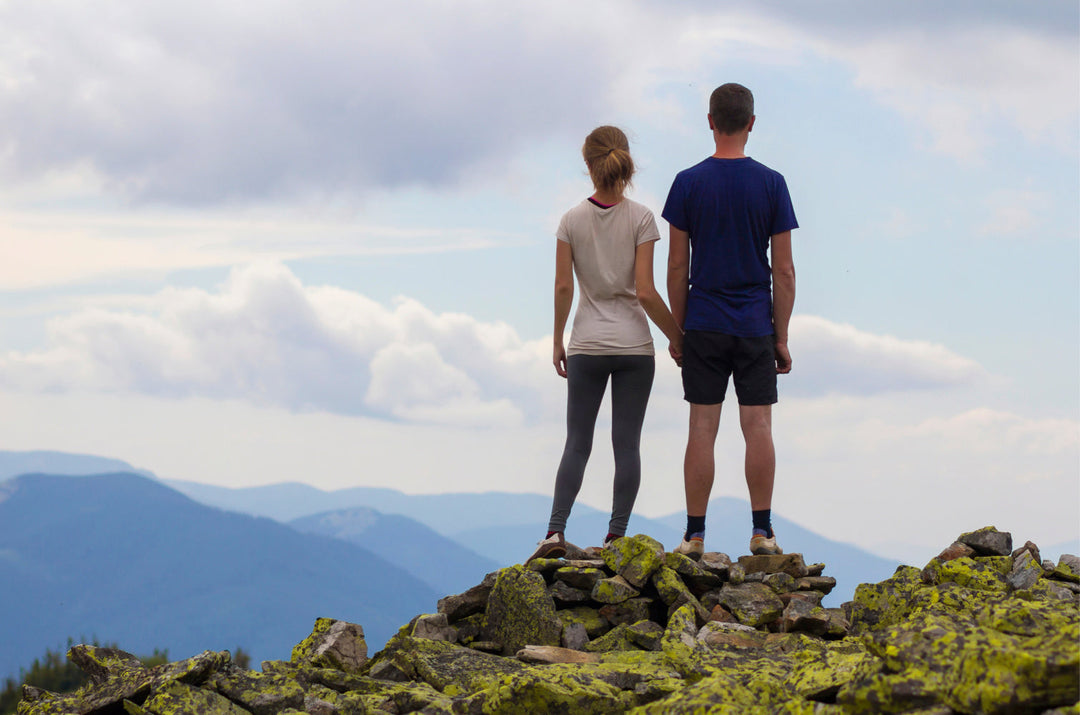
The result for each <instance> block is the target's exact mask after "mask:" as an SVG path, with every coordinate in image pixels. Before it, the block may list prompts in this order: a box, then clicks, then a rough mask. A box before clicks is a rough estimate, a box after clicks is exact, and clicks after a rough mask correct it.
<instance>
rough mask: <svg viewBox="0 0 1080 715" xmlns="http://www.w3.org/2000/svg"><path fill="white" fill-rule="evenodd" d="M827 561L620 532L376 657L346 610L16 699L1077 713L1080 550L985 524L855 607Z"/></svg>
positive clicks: (518, 573) (237, 705)
mask: <svg viewBox="0 0 1080 715" xmlns="http://www.w3.org/2000/svg"><path fill="white" fill-rule="evenodd" d="M824 570H825V566H824V565H823V564H807V563H805V561H804V559H803V557H802V556H801V555H800V554H786V555H778V556H741V557H739V558H737V559H735V560H732V559H730V558H728V557H727V556H726V555H724V554H721V553H706V554H705V555H704V556H703V557H702V558H701V559H700V560H699V561H694V560H691V559H688V558H686V557H684V556H681V555H677V554H672V553H665V550H664V548H663V546H662V545H661V544H660V543H658V542H656V541H655V540H653V539H651V538H649V537H648V536H641V535H639V536H633V537H625V538H621V539H618V540H616V541H615V542H614V543H613V544H612V545H611V546H609V547H608V548H607V549H603V550H601V549H590V550H586V551H582V550H580V549H576V548H571V549H570V550H569V551H568V553H567V555H566V557H564V558H561V559H548V560H535V561H532V562H531V563H529V564H528V565H527V566H523V565H515V566H511V567H509V568H505V569H502V570H500V571H496V572H494V573H491V574H489V575H488V576H487V577H486V578H485V579H484V580H483V582H482V583H480V584H478V585H476V586H474V587H473V588H471V589H469V590H468V591H466V592H464V593H461V594H458V595H454V596H448V597H446V598H444V599H442V600H441V601H440V602H439V605H438V612H437V613H432V614H424V615H420V616H417V617H416V618H414V619H413V620H412V621H411V622H410V623H409V624H407V625H405V626H403V627H402V628H401V629H400V630H399V632H398V633H397V635H395V636H394V637H393V638H391V639H390V641H389V642H388V643H387V644H386V646H385V647H384V648H383V649H382V650H381V651H380V652H378V653H376V654H375V655H374V656H373V657H371V658H369V657H368V653H367V645H366V643H365V642H364V633H363V629H362V628H361V627H360V626H359V625H356V624H351V623H346V622H344V621H338V620H333V619H329V618H320V619H318V620H317V621H316V622H315V627H314V630H313V632H312V633H311V635H310V636H308V637H307V638H306V639H305V640H304V641H303V642H301V643H300V644H298V645H297V646H296V647H295V648H294V649H293V652H292V657H291V659H290V660H289V661H288V662H284V661H267V662H264V663H263V664H262V671H261V672H256V671H250V670H245V669H242V668H239V667H237V666H236V665H235V664H234V663H233V662H232V661H231V658H230V656H229V653H228V652H220V653H215V652H211V651H207V652H205V653H203V654H201V655H198V656H196V657H194V658H189V659H187V660H184V661H180V662H176V663H168V664H165V665H161V666H156V667H151V668H146V667H143V666H142V665H141V664H140V663H139V661H138V660H137V659H135V658H134V657H133V656H131V655H129V654H127V653H124V652H122V651H118V650H111V649H104V648H94V647H90V646H85V645H79V646H75V647H73V648H72V649H71V651H70V652H69V654H68V656H69V658H70V659H71V660H72V661H74V662H75V663H76V664H78V665H79V666H80V667H81V668H82V669H83V670H84V671H86V673H87V674H88V675H89V676H90V682H89V683H88V684H87V685H86V686H84V687H83V688H82V689H80V690H79V691H77V692H75V693H71V694H63V695H60V694H54V693H49V692H45V691H42V690H39V689H36V688H33V687H29V686H24V688H23V697H22V701H21V702H20V703H19V713H22V714H23V715H51V714H53V713H76V714H78V715H88V714H91V713H118V712H127V713H130V714H131V715H139V714H141V713H149V714H152V715H172V714H174V713H236V714H237V715H242V714H243V713H254V715H278V714H283V713H299V712H307V713H316V714H319V715H337V714H339V713H340V714H342V715H345V714H351V713H462V714H465V713H574V714H575V715H576V714H578V713H612V712H633V713H642V714H652V713H656V714H659V713H706V712H707V713H793V714H794V713H806V714H807V715H809V714H810V713H815V714H822V715H829V714H832V713H837V714H839V713H921V714H922V715H946V714H948V713H994V714H997V713H1001V714H1004V713H1080V703H1078V700H1080V612H1078V603H1080V600H1078V599H1080V559H1077V557H1075V556H1068V555H1066V556H1062V557H1061V559H1060V560H1059V561H1058V562H1057V563H1054V562H1051V561H1043V560H1042V559H1041V558H1040V554H1039V549H1038V547H1037V546H1036V545H1034V544H1032V543H1031V542H1028V543H1026V544H1024V545H1023V546H1021V547H1019V548H1016V549H1014V548H1013V543H1012V537H1011V535H1010V534H1008V533H1006V532H1001V531H998V530H997V529H995V528H993V527H986V528H983V529H979V530H977V531H973V532H969V533H965V534H962V535H960V537H959V538H958V539H957V540H956V542H955V543H953V544H951V545H949V546H948V547H947V548H946V549H945V550H943V551H942V552H941V554H940V555H939V556H938V557H936V558H934V559H933V560H931V561H930V563H929V564H926V566H925V567H924V568H921V569H920V568H914V567H910V566H901V567H900V568H898V569H897V570H896V573H895V574H894V575H893V576H892V577H891V578H889V579H886V580H885V581H882V582H881V583H877V584H862V585H860V586H859V587H858V588H857V589H856V592H855V597H854V599H853V600H852V601H850V602H848V603H845V604H844V605H843V607H842V608H838V609H830V608H822V607H821V605H820V603H821V599H822V596H823V595H824V594H826V593H828V592H829V590H830V589H831V588H832V587H833V586H834V585H835V582H834V581H833V579H832V578H830V577H828V576H825V575H824Z"/></svg>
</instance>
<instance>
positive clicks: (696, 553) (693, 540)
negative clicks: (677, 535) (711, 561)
mask: <svg viewBox="0 0 1080 715" xmlns="http://www.w3.org/2000/svg"><path fill="white" fill-rule="evenodd" d="M672 553H675V554H682V555H683V556H688V557H690V558H692V559H694V560H695V561H698V560H700V559H701V555H702V554H703V553H705V539H703V538H701V537H700V536H691V537H690V539H689V540H687V539H683V540H682V543H681V544H679V545H678V546H676V547H675V548H674V549H672Z"/></svg>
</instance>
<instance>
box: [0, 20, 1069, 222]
mask: <svg viewBox="0 0 1080 715" xmlns="http://www.w3.org/2000/svg"><path fill="white" fill-rule="evenodd" d="M948 5H949V7H947V8H939V7H936V6H932V5H929V4H925V3H912V4H910V6H905V7H899V6H896V5H888V6H882V7H881V8H878V7H876V6H874V7H870V8H868V6H867V5H866V4H865V3H855V2H839V3H830V4H828V5H827V6H823V7H818V6H814V7H813V8H812V9H809V8H808V9H805V10H804V9H803V7H802V6H801V5H798V4H794V5H793V4H791V3H768V4H759V5H755V6H747V7H743V8H736V9H730V8H723V9H719V10H718V9H716V7H715V5H714V4H712V3H709V4H708V5H705V4H702V5H701V6H700V8H699V9H698V10H697V11H696V12H693V11H689V10H688V11H687V12H685V13H680V14H677V15H675V14H673V13H671V12H670V9H669V8H668V7H667V6H665V5H662V4H659V3H651V2H645V1H642V2H636V3H617V4H616V3H610V2H607V3H601V4H599V5H597V6H594V7H593V8H592V12H593V13H595V15H596V16H604V17H605V31H603V32H597V31H596V24H595V23H594V22H591V21H585V20H584V19H583V18H582V15H581V11H580V8H579V7H578V6H577V5H574V4H572V3H568V2H554V3H545V4H543V5H521V4H507V3H495V2H487V1H485V0H472V1H471V2H466V3H459V4H455V5H447V4H445V3H439V2H435V1H434V0H426V1H425V0H418V1H415V2H402V3H389V4H387V3H374V2H346V1H345V0H330V1H328V2H322V3H319V4H318V5H316V6H313V5H311V4H310V3H301V2H297V1H296V0H273V1H271V2H268V3H263V4H261V5H259V6H258V7H257V8H256V7H255V6H250V5H245V6H235V7H231V6H225V5H222V4H220V3H211V2H207V1H206V0H193V1H192V2H186V3H177V2H166V3H138V4H132V3H125V2H121V1H120V0H102V2H98V3H94V5H93V7H92V8H91V7H90V6H83V5H79V4H77V3H63V4H56V3H4V4H0V24H2V26H3V27H4V28H5V29H6V31H7V33H6V34H7V38H8V39H7V40H6V41H5V43H4V44H3V45H2V46H0V122H2V124H3V126H4V128H5V132H4V135H3V137H0V176H3V177H5V178H6V180H7V183H8V184H9V185H10V186H15V187H18V186H21V185H24V184H25V183H26V182H35V181H39V182H40V181H47V180H48V179H49V178H50V177H53V178H55V177H57V176H60V175H64V174H65V173H77V174H78V175H79V177H80V179H79V183H80V184H82V185H84V186H85V187H88V188H94V187H96V189H97V190H101V191H104V192H106V195H110V196H114V197H121V198H123V199H128V200H133V201H136V202H143V203H153V204H155V205H156V204H161V203H164V204H170V205H197V206H205V205H210V204H222V203H226V204H235V203H249V202H254V203H268V202H271V201H273V200H280V199H283V198H284V199H289V200H293V201H295V200H300V199H303V198H309V197H355V196H357V195H363V194H366V193H368V192H370V191H371V190H373V189H374V188H375V187H379V188H381V189H388V190H395V189H401V188H405V187H414V186H423V187H438V188H446V187H452V186H457V185H459V184H461V183H463V182H468V181H471V180H473V179H475V178H476V177H477V176H488V177H489V178H490V176H491V175H492V174H493V173H494V174H498V173H499V172H500V171H501V172H506V171H507V170H508V169H507V167H508V165H509V164H510V163H512V162H511V158H512V157H515V156H518V155H520V154H521V153H522V152H524V151H525V150H526V149H527V148H529V147H535V146H537V145H538V144H539V143H542V142H544V141H547V140H550V139H552V138H558V139H559V140H560V141H567V142H569V141H573V142H575V143H576V142H577V141H579V140H580V135H581V133H582V127H583V126H587V125H588V124H590V123H592V122H594V121H596V118H597V117H606V116H611V115H612V114H613V113H614V114H616V115H618V114H619V113H624V112H630V113H631V114H635V113H636V114H647V115H653V116H655V117H658V118H661V119H666V120H668V122H667V123H670V120H671V118H672V117H671V112H672V108H671V103H670V102H668V101H666V97H667V94H666V92H668V91H670V87H671V85H672V83H677V84H679V85H682V84H684V83H685V82H687V81H689V82H694V81H698V80H701V79H702V76H703V75H711V74H712V73H713V72H714V71H715V68H716V67H717V66H718V65H720V64H722V63H723V62H725V61H730V59H731V56H732V53H737V52H738V51H739V50H740V48H743V49H745V48H747V47H751V48H758V50H759V52H757V53H756V54H755V55H754V57H755V59H756V60H760V61H766V62H767V61H770V59H771V60H772V61H776V57H778V56H783V57H788V58H791V57H798V56H799V55H800V54H803V53H808V52H809V53H813V54H817V55H819V56H824V57H827V58H829V59H838V60H840V61H842V62H844V63H845V64H846V65H848V66H850V67H851V68H853V70H854V73H855V83H856V84H857V85H858V86H860V87H862V88H864V89H866V90H867V91H869V92H872V93H873V94H874V95H875V96H877V97H878V98H880V99H881V101H883V102H885V103H887V104H889V105H890V106H892V107H894V108H896V109H897V111H899V112H901V113H903V114H905V115H906V116H908V117H909V118H910V119H911V120H912V121H913V122H916V123H918V124H920V125H923V126H926V127H928V128H929V129H930V131H931V132H932V138H931V140H930V143H931V145H932V146H933V147H934V148H936V149H938V150H940V151H943V152H946V153H951V154H954V155H957V156H963V157H971V156H972V155H974V154H977V153H978V152H979V151H980V150H981V149H982V148H983V147H984V146H985V145H986V143H987V141H988V139H987V133H988V132H989V131H990V130H991V129H992V128H993V127H994V126H996V124H997V123H999V122H1004V123H1006V124H1007V125H1008V126H1015V127H1019V128H1020V129H1021V130H1022V131H1024V132H1025V134H1026V135H1027V136H1028V138H1029V139H1033V140H1038V141H1044V140H1045V141H1052V142H1056V143H1057V144H1062V143H1064V144H1067V145H1071V146H1072V147H1073V148H1074V149H1075V120H1076V116H1077V97H1076V92H1075V87H1076V81H1077V71H1076V61H1075V60H1076V34H1075V25H1076V20H1075V15H1076V13H1075V8H1072V9H1070V8H1068V7H1062V6H1065V5H1068V3H1057V4H1052V5H1054V7H1055V8H1057V9H1056V10H1055V9H1046V8H1040V9H1039V10H1032V11H1029V8H1027V7H1026V6H1025V7H1023V8H1021V9H1016V8H1008V7H1006V6H1005V5H1002V4H994V5H993V6H992V7H989V8H987V7H983V5H982V4H979V3H976V4H971V3H959V4H956V6H955V7H954V6H953V4H952V3H950V4H948ZM1069 28H1073V31H1072V32H1069V31H1068V30H1069ZM632 37H650V38H657V39H659V41H658V42H654V43H650V42H645V43H641V42H633V41H628V38H632ZM653 45H654V46H655V47H656V49H654V48H653ZM1033 108H1035V109H1033Z"/></svg>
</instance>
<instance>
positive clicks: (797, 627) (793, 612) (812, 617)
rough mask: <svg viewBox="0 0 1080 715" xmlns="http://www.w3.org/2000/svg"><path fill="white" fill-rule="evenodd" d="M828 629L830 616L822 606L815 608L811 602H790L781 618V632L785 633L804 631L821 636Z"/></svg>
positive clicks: (797, 600)
mask: <svg viewBox="0 0 1080 715" xmlns="http://www.w3.org/2000/svg"><path fill="white" fill-rule="evenodd" d="M828 629H829V614H828V613H826V612H825V609H824V608H822V607H821V606H815V605H814V604H812V603H810V602H809V601H802V600H799V599H795V600H792V601H790V602H789V603H788V605H787V606H786V607H785V608H784V611H783V613H782V614H781V617H780V630H781V631H782V632H784V633H791V632H794V631H803V632H806V633H811V634H813V635H815V636H820V635H824V634H825V632H826V631H827V630H828Z"/></svg>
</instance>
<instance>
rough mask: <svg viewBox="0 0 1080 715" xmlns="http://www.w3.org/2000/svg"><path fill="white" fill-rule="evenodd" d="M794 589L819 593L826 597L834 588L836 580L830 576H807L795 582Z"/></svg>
mask: <svg viewBox="0 0 1080 715" xmlns="http://www.w3.org/2000/svg"><path fill="white" fill-rule="evenodd" d="M795 587H796V588H797V589H799V590H800V591H820V592H821V593H823V594H826V595H828V594H829V592H830V591H832V590H833V589H834V588H836V579H835V578H833V577H832V576H807V577H806V578H800V579H799V580H798V581H796V582H795Z"/></svg>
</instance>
